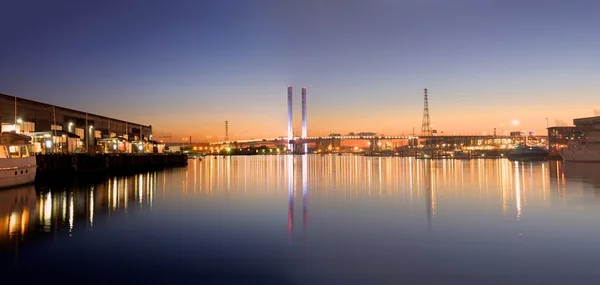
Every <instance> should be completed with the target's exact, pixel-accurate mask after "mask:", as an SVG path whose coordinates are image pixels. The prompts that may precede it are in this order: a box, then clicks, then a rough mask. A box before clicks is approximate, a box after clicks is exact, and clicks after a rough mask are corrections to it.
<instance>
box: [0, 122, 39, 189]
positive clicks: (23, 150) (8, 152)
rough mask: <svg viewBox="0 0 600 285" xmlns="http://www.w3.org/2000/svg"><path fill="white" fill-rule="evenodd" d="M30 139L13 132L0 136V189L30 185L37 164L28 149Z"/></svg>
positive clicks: (33, 178)
mask: <svg viewBox="0 0 600 285" xmlns="http://www.w3.org/2000/svg"><path fill="white" fill-rule="evenodd" d="M30 146H31V137H29V136H26V135H22V134H17V133H13V132H3V133H1V134H0V188H5V187H11V186H17V185H22V184H28V183H32V182H33V181H34V180H35V174H36V170H37V163H36V159H35V156H33V155H31V153H30V152H29V148H30Z"/></svg>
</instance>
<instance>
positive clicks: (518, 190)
mask: <svg viewBox="0 0 600 285" xmlns="http://www.w3.org/2000/svg"><path fill="white" fill-rule="evenodd" d="M520 175H521V173H520V172H519V162H515V188H516V199H517V219H519V218H521V176H520Z"/></svg>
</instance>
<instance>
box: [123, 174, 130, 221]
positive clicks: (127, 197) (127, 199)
mask: <svg viewBox="0 0 600 285" xmlns="http://www.w3.org/2000/svg"><path fill="white" fill-rule="evenodd" d="M123 184H124V185H125V186H124V187H123V191H125V193H124V195H123V200H125V201H124V206H125V213H127V208H128V207H129V189H128V187H129V185H128V184H129V182H128V181H127V177H125V181H124V182H123Z"/></svg>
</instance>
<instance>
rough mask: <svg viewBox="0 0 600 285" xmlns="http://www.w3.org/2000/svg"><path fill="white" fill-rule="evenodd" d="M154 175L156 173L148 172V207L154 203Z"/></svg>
mask: <svg viewBox="0 0 600 285" xmlns="http://www.w3.org/2000/svg"><path fill="white" fill-rule="evenodd" d="M154 175H156V173H154V174H152V175H150V174H148V176H149V177H150V183H149V184H148V189H150V191H149V192H150V195H149V198H148V199H150V208H152V205H153V203H154ZM194 187H195V186H194Z"/></svg>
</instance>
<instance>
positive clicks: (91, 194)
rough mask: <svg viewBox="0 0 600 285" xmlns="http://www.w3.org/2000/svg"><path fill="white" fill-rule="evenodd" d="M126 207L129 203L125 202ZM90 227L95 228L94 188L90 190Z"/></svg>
mask: <svg viewBox="0 0 600 285" xmlns="http://www.w3.org/2000/svg"><path fill="white" fill-rule="evenodd" d="M125 193H127V191H125ZM125 197H127V194H125ZM125 205H127V201H126V202H125ZM90 227H92V228H93V227H94V186H92V188H91V189H90Z"/></svg>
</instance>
